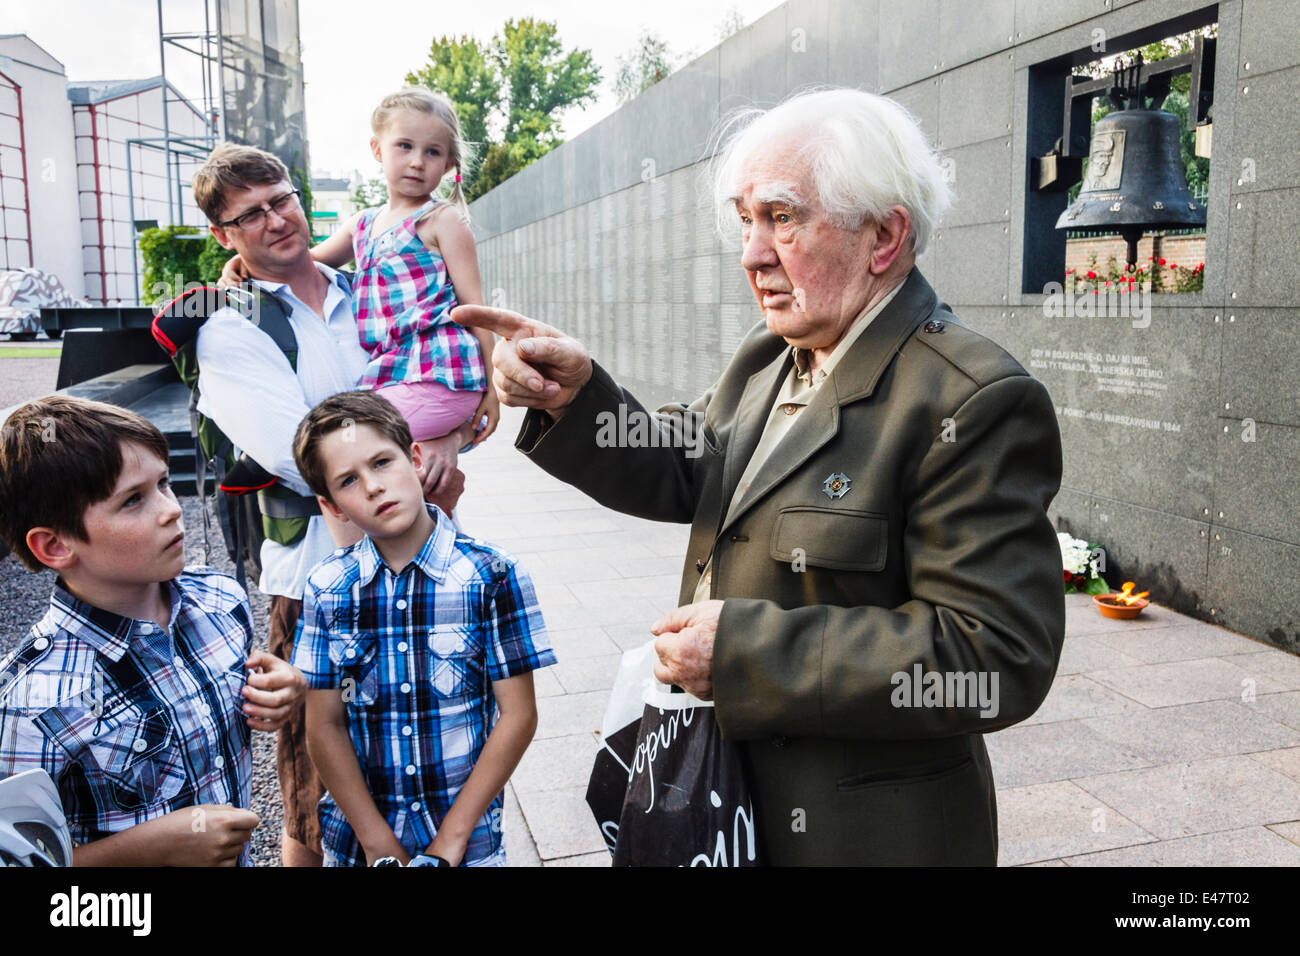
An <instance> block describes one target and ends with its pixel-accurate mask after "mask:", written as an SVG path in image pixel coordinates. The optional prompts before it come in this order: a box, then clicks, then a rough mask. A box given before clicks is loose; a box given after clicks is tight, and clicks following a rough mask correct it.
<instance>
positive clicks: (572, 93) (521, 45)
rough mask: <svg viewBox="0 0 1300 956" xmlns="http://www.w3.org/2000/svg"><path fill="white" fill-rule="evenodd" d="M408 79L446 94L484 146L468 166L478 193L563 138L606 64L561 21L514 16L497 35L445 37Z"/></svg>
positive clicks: (470, 186) (468, 182)
mask: <svg viewBox="0 0 1300 956" xmlns="http://www.w3.org/2000/svg"><path fill="white" fill-rule="evenodd" d="M406 81H407V82H408V83H412V84H416V85H423V86H428V87H430V88H432V89H436V90H438V91H439V92H441V93H444V94H446V95H447V96H448V97H449V98H450V99H451V101H452V103H454V104H455V106H456V113H457V115H458V116H459V117H460V122H461V132H462V134H463V135H464V137H465V139H466V140H467V141H468V142H469V143H470V144H471V146H472V147H476V148H477V151H478V162H477V164H473V165H471V167H470V168H469V169H467V170H464V171H462V173H461V175H462V177H463V179H464V182H463V183H462V185H463V186H464V187H465V194H466V196H467V198H469V199H471V200H473V199H476V198H478V197H479V196H481V195H483V194H484V193H485V192H487V191H488V190H489V189H491V188H492V187H493V186H496V185H497V184H498V183H501V182H503V181H504V180H506V179H508V178H509V177H510V176H513V175H514V174H515V173H517V172H519V170H521V169H523V168H524V167H525V166H527V165H528V164H529V163H531V162H533V161H534V160H536V159H538V158H539V157H541V156H544V155H546V153H548V152H550V151H551V150H552V149H554V148H555V147H556V146H558V145H560V143H561V142H563V138H562V137H561V135H560V134H561V129H560V123H561V119H562V114H563V113H564V111H565V110H566V109H568V108H569V107H572V106H581V105H583V104H586V103H588V102H591V101H593V100H595V98H596V90H597V87H598V86H599V84H600V70H599V68H598V67H597V66H596V64H595V61H594V59H593V58H592V55H591V51H590V50H578V49H574V50H569V51H567V52H566V51H565V50H564V46H563V44H562V43H561V42H560V39H559V37H558V35H557V31H556V26H555V24H554V23H551V22H547V21H544V20H534V19H533V18H531V17H525V18H523V19H520V20H507V21H506V22H505V24H504V26H503V27H502V28H501V30H500V31H499V32H498V33H497V34H496V35H495V36H493V38H492V40H491V42H489V43H481V42H480V41H478V40H476V39H474V38H473V37H469V36H463V35H462V36H460V37H440V38H438V39H436V40H434V41H433V42H432V43H431V44H430V46H429V59H428V61H427V62H426V63H425V64H424V65H423V66H422V67H421V68H420V69H418V70H415V71H412V72H410V73H408V74H407V75H406Z"/></svg>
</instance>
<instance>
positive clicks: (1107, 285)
mask: <svg viewBox="0 0 1300 956" xmlns="http://www.w3.org/2000/svg"><path fill="white" fill-rule="evenodd" d="M1106 288H1107V289H1109V288H1110V281H1109V280H1107V282H1106Z"/></svg>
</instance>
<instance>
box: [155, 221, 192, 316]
mask: <svg viewBox="0 0 1300 956" xmlns="http://www.w3.org/2000/svg"><path fill="white" fill-rule="evenodd" d="M203 251H204V242H203V234H202V233H201V232H200V231H199V229H198V228H197V227H196V226H164V227H163V228H161V229H159V228H156V227H155V228H153V229H146V230H145V231H144V232H142V233H140V258H141V259H142V260H143V262H144V275H143V276H142V277H141V280H142V286H141V289H140V299H141V301H142V302H144V304H145V305H153V304H154V303H158V302H167V301H169V300H170V299H172V298H173V297H175V296H178V295H180V294H181V292H183V291H184V288H185V285H186V284H187V283H190V282H200V281H202V280H201V278H200V275H201V270H200V266H199V260H200V257H201V256H202V254H203Z"/></svg>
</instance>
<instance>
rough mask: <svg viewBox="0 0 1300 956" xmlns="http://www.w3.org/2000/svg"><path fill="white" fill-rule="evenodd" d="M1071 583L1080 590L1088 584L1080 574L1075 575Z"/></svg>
mask: <svg viewBox="0 0 1300 956" xmlns="http://www.w3.org/2000/svg"><path fill="white" fill-rule="evenodd" d="M1072 583H1073V584H1074V586H1075V587H1076V588H1082V587H1083V586H1084V585H1086V584H1087V583H1088V580H1087V578H1085V577H1084V576H1083V575H1082V574H1076V575H1075V576H1074V581H1073V582H1072Z"/></svg>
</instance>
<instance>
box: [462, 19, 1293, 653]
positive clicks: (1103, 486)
mask: <svg viewBox="0 0 1300 956" xmlns="http://www.w3.org/2000/svg"><path fill="white" fill-rule="evenodd" d="M1294 6H1295V5H1294V4H1293V3H1289V2H1286V0H1233V2H1224V3H1219V4H1217V5H1206V4H1204V3H1195V2H1179V0H1130V2H1123V0H1092V2H1077V0H972V2H958V0H953V2H946V0H905V2H904V0H879V2H850V0H791V2H789V3H786V4H785V5H783V6H781V7H779V8H777V9H776V10H774V11H772V12H771V13H770V14H768V15H767V16H765V17H763V18H762V19H760V20H759V21H757V22H756V23H754V24H753V25H751V26H750V27H748V28H746V29H745V30H743V31H741V32H740V33H738V34H736V35H735V36H733V37H731V38H730V39H728V40H727V41H726V42H725V43H723V44H722V45H721V46H719V47H717V48H715V49H713V50H711V51H709V52H708V53H706V54H704V55H703V56H701V57H700V58H699V59H697V60H695V61H694V62H692V63H691V64H689V65H687V66H685V67H683V68H681V69H680V70H678V71H677V72H676V73H674V74H672V75H671V76H669V77H668V78H667V79H666V80H664V81H662V82H661V83H659V84H657V85H656V86H654V87H651V88H650V89H649V90H648V91H646V92H645V93H644V94H643V95H641V96H640V97H638V98H637V99H636V100H634V101H632V102H631V103H629V104H628V105H626V106H624V107H623V108H621V109H620V110H618V111H617V112H616V113H614V114H613V115H611V116H610V117H608V118H607V119H605V120H604V121H602V122H601V123H599V124H598V125H596V126H595V127H593V128H592V129H590V130H588V131H587V132H586V133H584V134H582V135H580V136H578V137H575V138H574V139H573V140H571V141H570V142H568V143H566V144H564V145H563V146H561V147H560V148H558V149H557V150H555V151H554V152H552V153H550V154H549V155H547V156H545V157H544V158H542V159H541V160H539V161H538V162H536V163H535V164H533V165H532V166H530V167H529V168H528V169H525V170H524V171H523V172H521V173H520V174H519V175H517V176H515V177H514V178H512V179H510V180H508V181H507V182H505V183H503V184H502V185H501V186H499V187H497V188H496V189H494V190H493V191H492V192H490V193H488V194H487V195H486V196H484V197H483V198H481V199H480V200H478V201H477V202H476V203H474V204H473V206H471V214H472V215H473V217H474V225H475V231H476V233H477V234H478V236H479V240H480V244H479V256H480V260H481V264H482V270H483V279H484V283H483V285H484V290H485V295H486V297H487V299H488V301H489V303H490V304H496V305H502V306H505V307H508V308H511V309H516V310H519V311H522V312H524V313H526V314H529V315H532V316H535V317H537V318H539V319H542V320H544V321H547V322H550V323H552V324H554V325H556V326H558V327H560V328H562V329H564V330H566V331H568V332H570V333H572V334H574V335H576V336H578V337H579V338H581V339H582V340H583V341H584V342H586V343H587V344H588V346H589V347H590V348H591V350H592V353H593V355H594V356H595V357H596V358H597V360H599V361H600V362H602V364H604V365H605V366H606V367H608V368H609V369H610V370H611V371H612V372H613V374H614V375H615V377H616V378H617V379H619V380H620V381H621V382H622V383H624V384H625V385H627V386H629V387H630V388H631V389H632V390H633V391H634V392H635V393H636V394H637V395H638V397H640V398H641V400H642V401H643V402H645V403H646V404H652V403H658V402H661V401H666V400H669V399H681V400H686V401H689V400H690V399H692V398H694V397H695V396H697V395H698V394H700V393H701V392H702V391H704V390H705V389H706V388H707V387H708V386H709V385H710V384H711V383H712V382H713V381H714V379H715V378H716V377H717V376H718V374H719V372H720V371H721V370H722V368H723V366H724V364H725V363H726V361H727V359H728V358H729V357H730V355H731V353H732V352H733V351H734V349H735V348H736V346H737V344H738V343H739V341H740V340H741V338H742V337H743V335H744V334H745V332H746V331H747V330H748V329H749V328H751V327H752V326H753V325H754V324H755V323H757V322H759V321H761V315H760V312H759V309H758V307H757V305H756V304H755V302H754V300H753V296H752V294H751V293H750V290H749V286H748V284H747V282H746V279H745V275H744V272H743V271H742V269H741V267H740V246H739V238H738V235H737V236H735V237H728V238H725V239H724V238H723V237H722V236H720V235H719V234H718V232H717V230H716V227H715V221H714V216H713V210H712V208H711V206H710V202H711V197H710V194H709V190H708V187H707V184H706V183H705V182H704V177H703V170H704V165H703V163H702V162H701V160H702V159H703V158H705V157H706V156H707V155H708V153H709V151H710V135H711V133H713V131H714V129H715V124H716V122H717V120H718V118H719V117H722V116H726V115H728V114H729V113H731V112H732V111H733V110H735V109H737V108H741V107H745V106H751V105H758V106H770V105H772V104H774V103H776V102H778V101H779V100H781V99H782V98H784V97H786V96H788V95H789V94H790V93H792V92H795V91H797V90H800V89H804V88H807V87H810V86H814V85H846V86H856V87H860V88H862V89H866V90H871V91H873V92H880V93H885V94H888V95H890V96H892V97H894V98H896V99H898V100H899V101H900V102H902V103H903V104H904V105H906V106H907V107H908V108H909V109H910V110H912V111H913V112H914V113H915V114H916V115H917V117H918V118H919V119H920V121H921V123H922V125H923V126H924V128H925V130H926V131H927V132H928V133H929V134H930V136H931V137H932V138H933V140H934V141H935V144H936V146H937V147H938V148H939V150H940V151H941V153H942V154H943V157H944V161H945V168H946V169H947V170H948V171H949V174H950V176H951V179H952V184H953V188H954V190H955V192H956V195H957V202H956V204H955V205H954V207H953V209H952V211H951V212H950V213H949V215H948V216H947V217H946V219H945V221H944V222H943V223H942V224H941V227H940V229H939V231H938V233H937V235H936V237H935V240H934V243H933V245H932V248H931V250H930V251H929V252H928V253H927V255H926V256H925V257H924V258H923V259H922V260H921V262H920V268H921V269H922V271H923V272H924V273H925V275H926V277H927V278H928V279H929V281H930V283H931V284H932V285H933V286H934V287H935V289H936V291H937V292H938V293H939V295H940V296H941V297H942V298H943V299H945V300H946V301H947V302H948V303H949V304H950V305H951V307H952V308H953V310H954V311H955V312H956V314H957V315H958V317H959V318H960V319H961V320H962V321H963V322H965V323H966V324H967V325H969V326H971V327H972V328H974V329H976V330H977V331H979V332H981V333H983V334H985V335H987V336H989V337H990V338H993V339H994V340H996V341H997V342H999V343H1001V344H1002V345H1003V346H1005V347H1006V348H1007V349H1008V350H1009V351H1010V352H1011V353H1012V354H1013V355H1015V356H1016V357H1017V358H1018V359H1019V360H1020V362H1021V363H1022V364H1023V365H1024V366H1025V367H1026V368H1027V369H1028V370H1029V371H1030V372H1031V373H1032V374H1033V375H1035V376H1037V377H1038V378H1039V379H1041V380H1042V381H1043V382H1044V384H1045V385H1046V386H1047V388H1048V390H1049V391H1050V393H1051V395H1052V397H1053V399H1054V401H1055V404H1056V407H1057V416H1058V421H1059V424H1060V428H1061V436H1062V442H1063V446H1064V453H1065V473H1064V479H1063V482H1062V488H1061V492H1060V494H1059V495H1058V497H1057V499H1056V501H1055V502H1054V504H1053V507H1052V517H1053V519H1054V520H1055V521H1056V522H1057V525H1058V527H1059V528H1060V529H1061V530H1068V531H1070V532H1071V533H1072V534H1074V535H1076V536H1078V537H1081V538H1086V539H1087V540H1088V541H1090V542H1092V543H1094V544H1095V545H1097V546H1099V547H1101V548H1103V549H1104V550H1105V552H1106V560H1107V566H1108V571H1109V572H1110V573H1109V574H1108V577H1110V578H1111V579H1112V580H1113V581H1116V582H1118V581H1123V580H1129V579H1131V580H1135V581H1136V582H1137V583H1138V586H1139V588H1140V589H1149V590H1150V591H1151V592H1152V597H1153V598H1154V599H1155V600H1157V601H1159V602H1161V603H1164V604H1167V605H1170V606H1172V607H1174V608H1176V609H1178V610H1180V611H1185V612H1187V613H1189V614H1193V615H1195V616H1197V617H1200V618H1203V619H1204V620H1207V621H1212V622H1215V623H1218V624H1222V625H1225V626H1227V627H1230V628H1233V629H1235V630H1238V631H1241V632H1243V633H1246V634H1250V635H1253V636H1256V637H1259V638H1261V639H1264V640H1267V641H1270V642H1272V643H1274V644H1276V645H1278V646H1281V647H1284V648H1287V649H1290V650H1293V651H1300V508H1298V507H1297V506H1296V504H1295V502H1294V500H1293V499H1292V498H1291V494H1292V493H1293V491H1294V490H1295V488H1296V485H1297V482H1298V481H1300V361H1298V360H1297V353H1298V352H1300V324H1298V322H1297V320H1298V318H1300V316H1298V315H1297V306H1298V305H1300V292H1298V291H1297V283H1298V281H1300V265H1298V264H1297V260H1298V257H1297V245H1298V244H1297V241H1296V238H1295V237H1296V236H1297V235H1300V149H1298V148H1297V146H1298V145H1300V144H1298V142H1297V139H1298V138H1300V18H1298V17H1296V16H1295V9H1294ZM1211 23H1214V24H1217V49H1216V51H1215V71H1214V75H1213V82H1212V91H1213V97H1214V106H1213V114H1212V116H1213V131H1212V145H1213V152H1212V157H1211V174H1210V185H1209V194H1208V198H1207V202H1206V205H1207V207H1208V215H1207V225H1206V237H1205V241H1206V253H1205V262H1206V264H1205V280H1204V288H1203V290H1202V291H1201V292H1198V293H1182V294H1158V295H1154V296H1152V295H1149V294H1147V295H1134V296H1124V297H1120V296H1115V297H1110V298H1108V297H1106V296H1104V295H1101V296H1090V295H1087V294H1083V295H1077V296H1076V295H1071V294H1068V293H1060V292H1058V291H1056V290H1055V289H1052V288H1047V290H1046V292H1045V287H1046V280H1050V279H1052V278H1055V279H1056V280H1057V281H1058V282H1059V281H1060V279H1061V278H1063V273H1064V269H1065V264H1064V234H1063V233H1058V232H1056V231H1055V230H1054V224H1055V221H1056V215H1057V214H1058V213H1059V211H1060V210H1061V209H1064V199H1063V195H1064V194H1061V196H1062V198H1061V199H1060V201H1059V202H1058V203H1057V204H1056V205H1052V201H1049V200H1047V199H1045V198H1044V197H1043V196H1042V195H1041V194H1037V193H1035V192H1033V190H1031V189H1030V186H1029V183H1030V175H1029V173H1030V158H1031V157H1032V156H1036V155H1041V154H1043V153H1045V152H1047V151H1049V150H1050V149H1051V147H1052V141H1053V140H1054V139H1055V137H1056V136H1059V135H1061V134H1060V128H1061V127H1060V115H1061V106H1060V95H1059V94H1060V90H1061V89H1062V88H1063V87H1062V85H1061V84H1062V83H1063V82H1064V81H1063V80H1062V77H1063V76H1064V75H1066V74H1068V72H1069V70H1070V68H1071V67H1072V66H1073V65H1078V64H1079V63H1082V62H1086V61H1087V60H1088V59H1090V58H1096V57H1097V56H1100V55H1102V54H1100V53H1097V52H1095V51H1096V49H1097V46H1096V44H1098V43H1099V42H1100V43H1101V44H1103V49H1108V50H1111V51H1113V52H1120V51H1123V50H1125V49H1130V48H1132V47H1134V46H1138V45H1141V44H1142V43H1147V42H1150V41H1151V40H1153V39H1159V38H1161V37H1163V36H1169V35H1172V34H1175V33H1179V32H1184V31H1186V30H1189V29H1193V28H1195V27H1199V26H1203V25H1206V24H1211ZM1090 51H1093V52H1090ZM1031 107H1032V108H1031ZM1053 110H1054V111H1055V112H1053ZM1058 244H1059V253H1058V248H1057V247H1058ZM1058 259H1059V264H1058V263H1057V260H1058Z"/></svg>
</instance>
